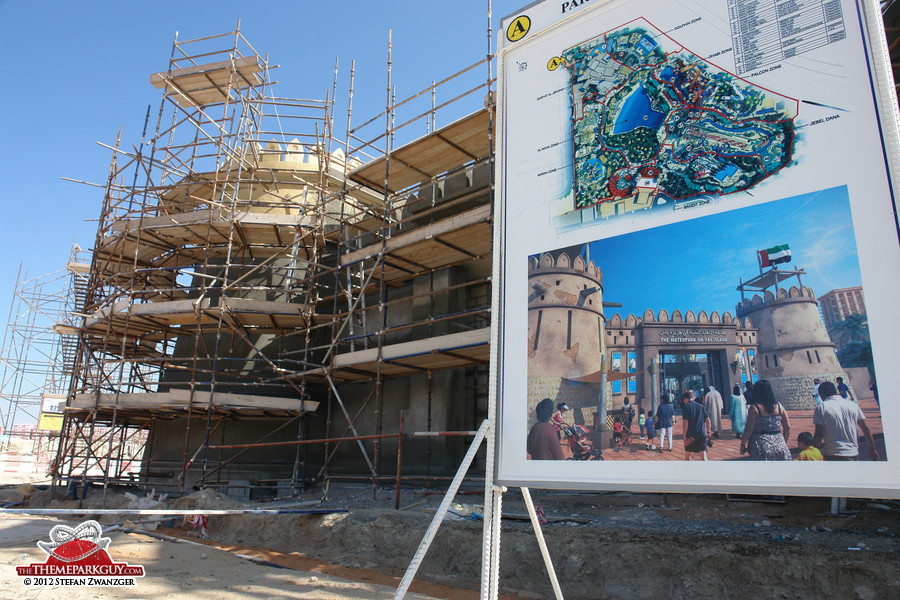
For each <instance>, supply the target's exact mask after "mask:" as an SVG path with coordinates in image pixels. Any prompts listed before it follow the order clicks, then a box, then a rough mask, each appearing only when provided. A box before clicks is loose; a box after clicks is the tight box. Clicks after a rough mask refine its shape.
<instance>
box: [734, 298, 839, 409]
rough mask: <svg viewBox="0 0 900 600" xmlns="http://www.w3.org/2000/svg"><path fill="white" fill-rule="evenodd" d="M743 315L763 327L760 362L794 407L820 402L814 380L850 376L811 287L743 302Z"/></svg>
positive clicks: (783, 398)
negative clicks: (817, 399)
mask: <svg viewBox="0 0 900 600" xmlns="http://www.w3.org/2000/svg"><path fill="white" fill-rule="evenodd" d="M737 315H738V316H739V317H741V318H749V319H750V320H751V321H752V322H753V324H754V325H755V326H756V327H757V329H758V332H759V334H758V336H759V337H758V340H759V355H758V356H757V359H756V366H757V369H758V370H759V376H760V378H761V379H766V380H768V381H769V382H770V383H771V384H772V388H773V390H774V391H775V396H776V398H777V399H778V400H779V401H780V402H781V403H782V404H784V405H785V406H786V407H787V408H790V409H808V408H814V407H815V399H814V396H813V392H814V390H815V383H814V382H813V380H814V379H816V378H818V379H820V380H822V381H834V379H835V378H836V377H838V376H843V377H844V379H847V376H846V375H845V374H844V372H843V369H842V368H841V364H840V362H838V359H837V355H836V354H835V351H834V344H833V343H832V342H831V339H830V338H829V337H828V332H827V331H826V329H825V324H824V323H823V322H822V316H821V315H820V314H819V310H818V305H817V302H816V297H815V293H814V292H813V291H812V289H810V288H808V287H802V288H798V287H796V286H794V287H791V288H789V289H784V288H781V289H779V290H778V293H777V295H776V294H773V293H772V292H770V291H767V292H766V293H765V295H763V296H760V295H759V294H756V295H754V296H753V297H751V298H746V299H744V300H743V301H742V302H741V303H740V304H738V306H737Z"/></svg>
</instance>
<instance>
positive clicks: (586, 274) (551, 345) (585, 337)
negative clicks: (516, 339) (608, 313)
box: [527, 251, 606, 377]
mask: <svg viewBox="0 0 900 600" xmlns="http://www.w3.org/2000/svg"><path fill="white" fill-rule="evenodd" d="M573 254H574V253H573ZM527 296H528V300H527V302H528V336H529V340H528V357H529V362H528V370H529V377H546V376H551V377H581V376H583V375H587V374H590V373H594V372H595V371H597V370H599V368H600V363H599V360H600V356H601V355H602V354H603V350H604V348H603V339H604V333H603V332H604V324H605V320H606V319H605V317H604V315H603V275H602V272H601V271H600V268H599V267H598V266H597V265H596V264H594V262H593V261H585V259H584V257H582V256H581V255H580V254H576V255H575V256H574V257H572V256H570V253H569V252H565V251H562V252H553V253H549V252H548V253H544V254H540V255H535V256H531V257H529V259H528V290H527Z"/></svg>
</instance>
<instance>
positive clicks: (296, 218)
mask: <svg viewBox="0 0 900 600" xmlns="http://www.w3.org/2000/svg"><path fill="white" fill-rule="evenodd" d="M351 68H352V67H351ZM490 70H491V66H490V61H489V60H488V58H485V59H484V60H483V61H481V63H479V64H475V65H472V66H470V67H468V68H467V69H466V70H464V71H462V72H461V73H458V74H456V75H454V76H452V77H450V78H448V79H446V80H444V81H442V82H439V83H436V84H434V85H433V86H431V87H429V88H428V89H425V90H422V91H420V92H419V93H418V94H417V95H415V96H414V97H412V98H408V99H404V100H397V99H395V98H390V99H389V100H390V104H389V106H388V108H387V110H385V111H384V113H383V114H380V115H375V116H373V117H370V118H369V117H367V119H368V120H366V121H365V122H363V123H362V124H360V125H356V124H355V123H354V121H353V120H352V108H353V107H352V103H351V104H350V110H348V112H347V114H346V115H341V116H337V115H335V114H333V111H334V105H335V102H334V98H333V96H332V97H325V98H321V99H315V100H311V99H296V98H283V97H279V96H278V95H277V93H276V92H275V91H274V90H273V89H272V85H271V81H270V73H269V66H268V64H267V62H266V59H265V58H264V56H263V55H261V54H260V53H258V52H257V51H256V50H255V49H254V48H253V47H252V46H251V45H250V43H249V42H248V41H247V40H246V39H244V37H243V36H242V35H241V33H240V31H234V32H231V33H228V34H223V35H220V36H213V37H209V38H203V39H199V40H189V41H177V40H176V41H175V42H174V44H173V47H172V52H171V59H170V61H169V64H168V65H167V66H166V67H165V69H164V70H161V71H160V72H158V73H155V74H152V75H151V76H150V82H151V83H152V84H153V85H154V86H155V87H157V88H159V89H160V90H161V96H162V97H161V100H160V104H159V109H158V111H153V112H152V114H151V113H150V112H149V111H148V114H147V118H146V122H145V125H144V131H145V133H144V141H143V143H142V144H141V145H140V146H139V147H137V151H136V152H135V151H133V150H131V151H126V150H124V149H123V148H122V147H120V144H119V143H118V142H117V145H116V147H115V148H113V151H112V160H111V162H110V166H109V177H108V180H107V182H106V187H105V193H104V194H103V198H102V203H101V209H100V215H99V226H98V228H97V234H96V239H95V241H94V245H93V250H92V252H91V253H90V257H89V258H87V259H84V258H82V259H80V260H78V259H76V258H74V257H73V260H71V261H69V263H68V265H69V268H70V270H72V273H73V275H75V276H77V285H74V286H72V291H73V293H74V298H73V299H72V301H73V302H74V306H73V310H72V311H71V312H72V313H73V314H77V315H79V318H77V319H74V320H73V322H70V323H68V324H66V329H64V330H58V333H64V334H67V335H65V336H64V338H65V340H66V351H65V352H64V353H62V355H61V358H62V360H63V361H64V363H65V364H63V365H62V366H61V368H60V369H59V370H60V372H62V373H65V374H70V375H71V382H70V384H69V387H68V389H67V390H66V391H65V392H64V393H65V394H66V395H67V402H66V405H65V411H64V420H63V423H62V427H61V435H60V440H61V441H60V444H59V449H58V452H57V455H56V458H55V461H54V463H53V469H52V472H53V476H54V482H55V484H56V485H59V482H61V481H66V482H68V481H71V480H74V479H78V478H83V479H85V480H86V481H87V480H90V481H91V482H92V483H94V484H99V485H101V486H102V487H103V488H104V489H106V488H107V487H109V486H111V485H115V484H135V483H137V484H139V485H141V486H142V487H145V488H146V489H150V488H151V487H152V488H155V489H157V490H166V491H171V492H177V493H178V494H183V493H185V492H186V491H187V492H188V493H190V492H191V491H195V490H197V489H200V488H213V489H217V490H219V491H222V492H223V493H228V494H229V495H231V496H235V497H240V498H244V499H261V498H272V497H276V496H278V497H281V496H290V495H296V493H297V491H298V490H301V489H304V488H305V487H306V486H308V485H310V484H313V483H316V482H321V481H323V480H324V479H328V478H334V477H337V478H340V479H341V480H348V481H361V482H368V483H371V485H372V486H376V487H377V486H378V485H379V483H381V482H383V481H384V480H385V479H389V480H390V481H391V482H394V481H398V478H401V479H404V480H406V479H411V478H414V479H417V480H422V481H439V480H440V479H441V478H443V477H446V476H447V475H448V474H451V475H452V473H453V472H454V471H455V469H456V467H457V466H458V464H459V460H460V457H461V456H462V453H464V451H465V447H466V439H465V438H466V437H467V436H468V437H470V438H471V435H472V434H473V433H474V431H473V430H474V429H477V427H478V425H480V423H481V422H482V421H483V420H484V419H485V418H486V417H487V402H486V396H487V364H488V359H489V358H488V341H489V340H488V332H489V327H488V326H489V324H490V318H489V304H490V293H491V292H490V268H491V265H490V252H491V204H490V201H491V136H490V129H491V123H492V113H491V111H492V107H491V103H490V93H491V90H492V86H493V80H492V78H491V72H490ZM335 77H337V75H335ZM388 78H390V72H388ZM335 83H336V82H335ZM350 85H351V93H352V85H353V81H352V75H351V84H350ZM461 88H464V90H463V91H462V92H461V93H458V94H457V97H455V98H454V97H448V94H447V93H445V90H446V89H453V90H459V89H461ZM331 93H332V94H336V93H337V92H336V91H335V89H334V88H332V91H331ZM454 102H456V103H467V104H468V105H469V106H471V105H472V104H474V105H475V106H476V107H477V110H475V111H474V112H471V113H469V114H468V115H466V116H464V117H462V118H459V119H456V120H454V121H450V122H441V121H439V119H440V118H442V117H443V115H444V114H445V113H448V112H449V109H450V108H452V105H453V104H454ZM344 118H345V119H346V121H347V123H346V131H348V132H349V133H347V134H346V135H345V137H344V139H336V136H335V135H334V122H335V120H336V119H344ZM413 129H414V130H415V131H417V132H420V131H422V130H423V129H425V130H427V131H428V133H427V134H426V135H424V136H422V135H418V134H417V135H412V134H411V133H410V132H411V131H412V130H413ZM407 140H408V141H407ZM121 146H124V144H121ZM129 146H130V144H129ZM60 412H63V411H60ZM401 432H405V433H407V434H408V435H407V436H406V437H408V438H409V439H406V440H405V443H403V444H401V443H400V433H401ZM410 434H411V435H410ZM135 439H141V440H142V443H141V444H139V445H137V446H136V445H135V444H133V443H130V442H131V441H132V440H135ZM298 442H304V443H298ZM306 442H308V443H306ZM401 448H402V454H401ZM401 460H402V463H401ZM401 464H402V471H401Z"/></svg>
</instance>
